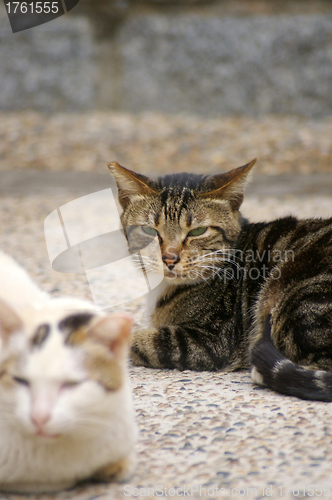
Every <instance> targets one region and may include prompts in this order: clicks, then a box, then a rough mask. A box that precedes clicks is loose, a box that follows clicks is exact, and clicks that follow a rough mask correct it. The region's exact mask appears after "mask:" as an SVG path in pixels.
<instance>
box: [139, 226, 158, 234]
mask: <svg viewBox="0 0 332 500" xmlns="http://www.w3.org/2000/svg"><path fill="white" fill-rule="evenodd" d="M142 229H143V231H144V232H145V233H146V234H149V235H150V236H156V235H157V234H158V231H156V230H155V229H153V227H149V226H142Z"/></svg>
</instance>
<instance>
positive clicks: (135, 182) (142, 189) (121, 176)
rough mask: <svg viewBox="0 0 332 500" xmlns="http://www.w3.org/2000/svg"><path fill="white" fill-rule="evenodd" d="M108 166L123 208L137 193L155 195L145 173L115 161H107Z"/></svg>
mask: <svg viewBox="0 0 332 500" xmlns="http://www.w3.org/2000/svg"><path fill="white" fill-rule="evenodd" d="M107 166H108V168H109V169H110V171H111V173H112V174H113V176H114V178H115V182H116V185H117V186H118V190H119V202H120V204H121V206H122V208H123V209H125V208H126V207H127V205H128V203H129V202H130V199H131V198H133V197H134V196H137V195H142V194H143V195H147V194H150V195H151V194H152V195H156V194H158V192H157V191H156V190H154V189H153V188H152V187H151V181H150V179H149V178H148V177H145V175H141V174H137V173H136V172H132V171H131V170H128V169H127V168H124V167H121V165H119V164H118V163H116V162H112V163H108V164H107Z"/></svg>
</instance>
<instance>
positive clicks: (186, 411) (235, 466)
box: [0, 170, 332, 500]
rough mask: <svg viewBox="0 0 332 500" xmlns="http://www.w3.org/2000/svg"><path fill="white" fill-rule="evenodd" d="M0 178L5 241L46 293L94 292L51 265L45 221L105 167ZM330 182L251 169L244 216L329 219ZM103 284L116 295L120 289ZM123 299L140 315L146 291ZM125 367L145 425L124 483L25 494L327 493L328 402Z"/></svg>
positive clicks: (98, 179) (212, 377) (104, 183)
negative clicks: (130, 473)
mask: <svg viewBox="0 0 332 500" xmlns="http://www.w3.org/2000/svg"><path fill="white" fill-rule="evenodd" d="M0 180H1V182H0V234H1V248H2V249H4V250H5V251H7V252H8V253H10V254H11V255H13V256H14V257H15V258H16V259H17V260H19V262H20V263H21V264H23V265H24V266H25V267H26V268H27V269H28V271H29V272H30V273H31V275H32V276H33V277H34V278H35V279H36V281H37V282H38V283H39V284H40V285H41V286H43V288H44V289H45V290H47V291H50V292H51V293H53V294H55V295H58V294H64V293H65V294H72V295H76V296H78V297H85V298H91V292H90V288H89V285H88V282H87V278H86V276H85V275H83V274H75V273H71V274H61V273H57V272H55V271H53V270H52V269H51V266H50V261H49V259H48V254H47V249H46V245H45V237H44V228H43V224H44V220H45V218H46V217H47V216H48V215H49V214H50V213H51V212H52V211H53V210H55V209H56V208H57V207H59V206H61V205H63V204H64V203H67V202H69V201H72V200H74V199H76V198H78V197H80V196H83V195H86V194H89V193H92V192H94V191H98V190H100V189H105V188H107V187H110V185H111V184H110V178H109V176H103V175H94V174H92V173H89V172H86V173H84V172H83V173H77V172H76V173H75V172H69V173H66V172H63V173H61V172H58V173H55V172H53V173H52V172H49V173H48V172H43V171H41V172H36V171H23V170H22V171H18V170H17V171H11V172H1V173H0ZM331 189H332V176H329V175H328V174H316V175H307V176H299V175H297V176H294V175H287V174H284V175H283V176H278V177H273V176H267V177H264V176H261V175H257V177H256V179H255V178H254V180H253V182H252V184H251V186H250V188H249V189H248V193H247V198H246V200H245V202H244V205H243V213H244V215H246V216H247V217H249V218H251V219H252V220H255V221H257V220H268V219H271V218H273V217H277V216H282V215H286V214H289V213H293V214H295V215H298V216H301V217H310V216H314V217H318V216H329V215H332V196H331ZM104 216H105V217H107V214H105V215H104ZM122 285H123V286H125V287H128V289H130V287H131V286H134V283H132V282H131V280H130V277H129V278H128V281H127V282H126V283H122ZM110 293H111V294H112V293H113V294H114V295H116V294H117V290H116V289H114V290H111V291H110ZM120 308H121V309H122V310H126V311H130V312H132V313H133V314H134V315H135V319H136V321H137V322H140V321H141V320H142V318H143V315H144V297H140V298H138V299H136V300H133V301H130V302H127V303H125V304H123V305H122V306H121V307H120V306H119V307H118V309H120ZM130 374H131V381H132V388H133V393H134V404H135V408H136V415H137V422H138V425H139V430H140V433H139V441H138V444H137V453H138V465H137V469H136V473H135V475H134V476H133V477H132V479H131V480H130V481H129V482H128V483H126V484H116V483H114V484H102V485H91V484H87V485H84V486H82V487H77V488H75V489H74V490H71V491H66V492H60V493H58V494H56V495H40V496H38V497H37V496H36V497H35V496H34V495H32V496H28V497H26V498H29V499H30V500H35V499H37V498H38V499H40V500H50V499H52V500H69V499H75V500H92V499H97V498H98V499H99V500H106V499H107V500H109V499H113V498H115V499H123V498H126V497H129V498H138V497H140V498H158V497H160V496H163V497H175V498H176V497H181V496H183V497H185V496H189V497H190V496H192V497H195V498H198V497H203V498H211V499H214V498H223V497H226V498H255V499H263V498H266V497H267V498H288V499H292V498H304V497H313V498H316V497H320V498H332V481H331V465H332V420H330V419H331V416H332V405H331V404H328V403H320V402H308V401H301V400H298V399H296V398H293V397H286V396H282V395H279V394H276V393H273V392H272V391H270V390H267V389H263V388H259V387H257V386H254V385H253V384H252V383H251V380H250V376H249V374H248V373H245V372H238V373H226V374H224V373H206V372H201V373H195V372H189V371H185V372H177V371H169V370H150V369H146V368H141V367H130ZM0 498H1V499H7V500H9V499H11V500H14V499H15V500H19V499H20V500H22V498H25V497H24V496H19V495H17V496H16V495H0Z"/></svg>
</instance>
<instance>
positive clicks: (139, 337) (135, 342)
mask: <svg viewBox="0 0 332 500" xmlns="http://www.w3.org/2000/svg"><path fill="white" fill-rule="evenodd" d="M157 334H158V330H157V329H156V328H140V329H138V330H135V331H134V332H133V334H132V341H131V345H130V357H131V359H132V361H133V363H134V364H135V365H137V366H147V367H150V368H161V365H160V362H159V358H158V355H157V352H156V345H155V341H154V340H155V337H156V336H157Z"/></svg>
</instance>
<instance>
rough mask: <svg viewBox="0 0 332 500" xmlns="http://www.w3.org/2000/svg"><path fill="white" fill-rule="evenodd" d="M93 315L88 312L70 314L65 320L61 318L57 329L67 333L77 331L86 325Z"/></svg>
mask: <svg viewBox="0 0 332 500" xmlns="http://www.w3.org/2000/svg"><path fill="white" fill-rule="evenodd" d="M93 316H94V315H93V314H92V313H90V312H81V313H75V314H70V315H69V316H67V317H66V318H63V319H62V320H61V321H60V323H59V329H60V330H61V331H62V332H65V333H68V332H72V331H74V330H78V329H79V328H81V327H82V326H85V325H87V324H88V323H89V322H90V320H91V319H92V318H93Z"/></svg>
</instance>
